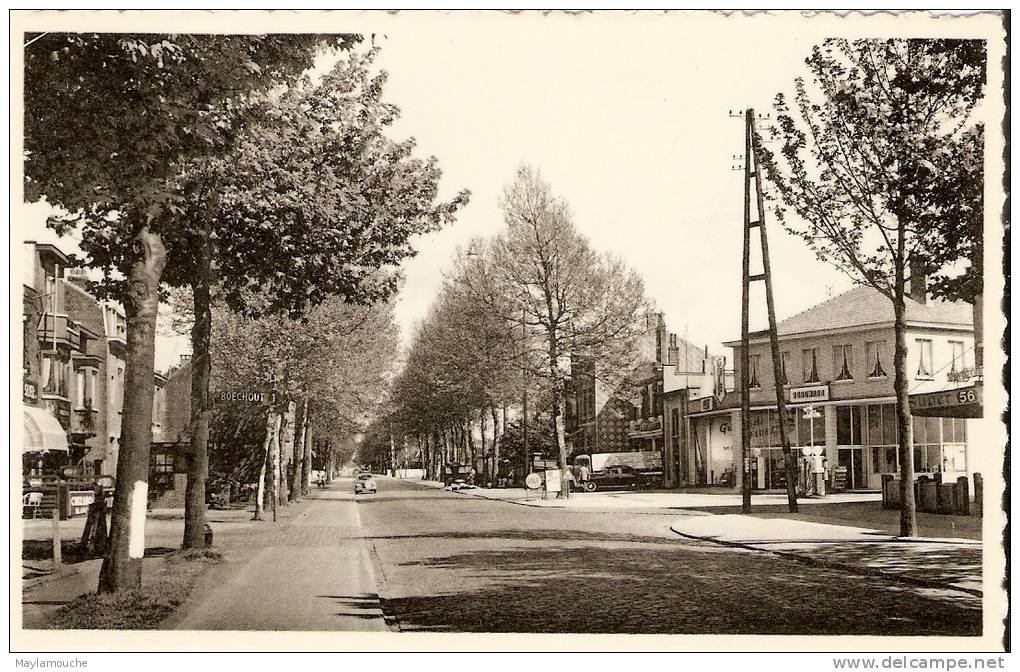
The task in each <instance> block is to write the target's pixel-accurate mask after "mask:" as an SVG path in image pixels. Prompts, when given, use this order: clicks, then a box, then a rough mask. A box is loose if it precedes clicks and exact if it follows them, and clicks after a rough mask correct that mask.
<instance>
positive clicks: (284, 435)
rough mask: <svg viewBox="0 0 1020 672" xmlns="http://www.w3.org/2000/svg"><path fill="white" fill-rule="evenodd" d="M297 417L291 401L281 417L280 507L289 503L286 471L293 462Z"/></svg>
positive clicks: (278, 494) (295, 405)
mask: <svg viewBox="0 0 1020 672" xmlns="http://www.w3.org/2000/svg"><path fill="white" fill-rule="evenodd" d="M296 415H297V404H296V403H294V402H293V401H288V402H287V411H286V414H285V415H284V417H283V424H282V427H283V431H282V432H281V438H280V444H281V445H280V457H279V469H280V474H279V478H278V480H277V483H279V488H280V489H279V491H278V493H277V502H278V503H279V504H280V505H282V506H287V503H288V502H289V501H290V493H289V490H290V482H289V480H288V478H287V469H288V467H289V465H290V464H291V462H293V460H294V432H295V427H294V425H295V416H296Z"/></svg>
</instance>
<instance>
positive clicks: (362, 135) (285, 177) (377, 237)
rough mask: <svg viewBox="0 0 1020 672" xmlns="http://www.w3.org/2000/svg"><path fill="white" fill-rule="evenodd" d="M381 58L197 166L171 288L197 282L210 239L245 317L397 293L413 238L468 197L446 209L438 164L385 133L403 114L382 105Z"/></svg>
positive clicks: (306, 91) (353, 66) (258, 124)
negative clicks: (203, 247) (200, 255)
mask: <svg viewBox="0 0 1020 672" xmlns="http://www.w3.org/2000/svg"><path fill="white" fill-rule="evenodd" d="M376 53H377V51H376V50H374V49H373V50H371V51H369V52H368V53H367V54H365V55H359V54H358V53H350V54H347V55H345V56H344V57H342V58H341V59H340V60H339V61H338V62H337V63H336V65H335V66H334V67H333V69H332V70H331V71H330V72H328V73H327V74H326V75H325V76H324V77H323V78H322V81H321V82H320V83H318V84H312V83H311V82H310V81H308V80H304V81H303V82H302V83H301V84H300V85H295V86H293V87H290V88H289V89H287V90H286V91H284V92H282V93H281V94H280V95H278V96H277V97H275V98H274V99H273V100H272V101H271V104H269V105H266V106H264V107H262V108H259V110H258V113H257V114H253V115H252V119H251V120H250V123H248V124H247V125H246V126H245V128H244V129H243V130H242V131H241V132H240V133H239V134H238V137H237V138H236V140H235V142H234V143H233V148H232V149H231V151H230V152H229V153H227V154H224V155H222V156H215V157H212V158H207V159H205V160H203V161H201V162H197V163H195V164H193V165H192V166H191V167H189V170H188V171H186V173H185V174H184V176H183V177H182V178H181V180H180V182H179V188H180V192H181V193H180V196H181V199H182V202H184V203H186V204H187V206H186V207H187V217H186V220H187V221H188V222H189V223H191V230H190V231H188V232H186V235H183V236H181V237H179V238H176V239H174V240H172V241H170V242H169V243H168V254H169V263H168V272H167V280H168V281H169V282H170V283H171V284H182V283H187V282H189V280H190V279H191V278H192V277H193V260H194V259H196V258H197V255H196V254H195V251H194V250H195V246H196V244H197V243H200V242H203V241H200V240H196V237H197V236H206V237H207V239H208V240H209V243H210V244H211V246H212V248H213V254H212V256H213V260H214V267H215V268H214V273H215V276H216V280H217V282H218V284H219V291H220V298H221V300H223V301H224V302H225V303H226V304H227V305H228V306H229V307H231V308H232V309H233V310H235V311H237V312H240V313H243V314H247V315H251V316H257V315H259V314H265V313H287V314H289V315H290V316H291V317H298V316H300V315H301V314H302V313H303V312H304V311H305V310H306V309H307V308H309V307H311V306H315V305H318V304H320V303H322V302H323V301H324V300H326V298H327V297H330V296H334V295H339V296H342V297H344V298H345V299H346V300H347V301H348V302H350V303H361V304H368V303H372V302H375V301H380V300H385V299H386V298H388V297H389V296H390V295H391V294H392V293H393V292H394V290H395V289H396V287H397V284H398V279H399V277H398V275H397V273H396V271H395V269H396V266H397V265H398V264H399V263H400V262H401V261H403V260H404V259H406V258H408V257H410V256H413V255H414V254H415V251H414V249H413V248H412V247H411V240H412V238H413V237H414V236H415V235H419V234H424V233H428V232H430V231H434V230H436V229H438V228H439V227H440V226H441V225H442V224H443V223H445V222H448V221H450V220H452V218H453V216H454V214H455V212H456V211H457V210H458V209H459V208H460V207H462V206H463V205H464V204H465V203H466V202H467V199H468V192H466V191H462V192H461V193H460V194H458V195H457V196H456V197H455V198H454V199H453V200H451V201H449V202H438V201H437V196H438V191H439V181H440V178H441V171H440V169H439V167H438V163H437V161H436V159H435V158H434V157H433V158H429V159H427V160H421V159H417V158H414V157H413V156H412V152H413V150H414V141H413V140H407V141H403V142H397V141H393V140H391V139H390V138H388V137H387V136H386V135H385V132H386V130H387V127H388V126H389V125H390V124H392V122H393V121H394V120H395V119H396V118H397V115H398V110H397V109H396V107H395V106H393V105H391V104H388V103H386V102H384V101H383V100H382V94H383V85H384V83H385V80H386V74H385V73H379V74H374V75H373V74H372V71H371V65H372V62H373V59H374V56H375V54H376ZM253 250H258V252H259V257H258V261H257V263H253V258H252V252H253ZM381 268H382V269H387V270H386V272H380V271H379V269H381ZM259 298H261V299H262V300H261V301H259V300H256V299H259Z"/></svg>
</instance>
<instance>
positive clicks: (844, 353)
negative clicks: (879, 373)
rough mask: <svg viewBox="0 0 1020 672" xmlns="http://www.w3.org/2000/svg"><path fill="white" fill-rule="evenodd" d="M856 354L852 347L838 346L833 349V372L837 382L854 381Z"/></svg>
mask: <svg viewBox="0 0 1020 672" xmlns="http://www.w3.org/2000/svg"><path fill="white" fill-rule="evenodd" d="M853 368H854V352H853V346H852V345H837V346H835V347H833V348H832V370H833V371H835V372H836V380H853V379H854V374H853Z"/></svg>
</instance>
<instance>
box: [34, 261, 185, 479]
mask: <svg viewBox="0 0 1020 672" xmlns="http://www.w3.org/2000/svg"><path fill="white" fill-rule="evenodd" d="M24 252H25V256H24V258H26V259H29V260H30V263H29V264H27V266H26V267H25V269H24V273H25V274H24V278H23V287H22V296H23V315H22V328H23V356H22V367H23V370H22V374H23V383H24V391H23V396H22V401H23V404H24V411H23V412H24V430H25V431H24V439H23V445H22V446H21V454H22V476H23V480H24V481H25V482H26V483H28V484H29V485H30V486H40V485H42V484H43V483H50V482H53V481H54V480H60V481H65V482H74V483H79V484H88V483H99V484H107V485H109V484H112V482H113V479H114V477H115V475H116V473H117V458H118V454H119V450H120V437H121V416H122V411H123V407H124V384H125V369H126V360H125V355H126V350H127V320H126V317H125V314H124V310H123V308H122V307H121V306H119V305H117V304H115V303H113V302H110V301H103V300H99V299H97V298H95V297H94V296H93V295H92V294H90V293H89V291H88V281H87V277H86V276H85V274H84V272H83V271H82V270H81V269H77V268H74V266H73V263H72V260H71V259H70V258H69V257H68V255H66V254H64V253H63V252H62V251H61V250H60V249H59V248H57V247H56V246H54V245H51V244H47V243H36V242H32V241H29V242H26V243H24ZM179 374H180V371H179V370H178V371H174V370H172V371H171V372H169V374H168V375H164V374H161V373H158V372H157V373H156V374H155V380H154V397H153V423H152V431H153V451H152V465H153V471H154V475H156V479H157V481H159V482H158V483H156V484H155V485H156V486H157V487H152V488H150V492H151V493H152V494H153V497H154V498H158V497H160V496H161V495H162V494H163V493H166V492H171V491H174V486H175V485H177V486H179V485H180V483H179V481H181V479H183V474H182V473H181V471H182V469H180V468H178V465H175V464H174V463H173V461H168V458H167V455H168V454H170V453H172V452H173V451H172V450H169V449H166V448H165V447H166V446H167V445H169V444H173V443H175V442H176V441H177V440H178V438H179V435H180V434H181V433H182V431H181V430H182V428H181V427H180V426H177V425H181V424H182V423H184V422H186V417H185V414H184V413H180V412H178V413H172V412H171V411H172V410H173V409H172V408H170V406H172V405H173V404H171V403H170V400H171V399H178V400H179V399H180V397H181V396H182V395H181V394H180V393H178V394H170V392H172V389H171V388H173V389H177V388H180V387H181V386H182V385H185V384H187V383H189V380H188V378H189V376H188V375H179ZM168 383H172V385H170V386H169V387H168ZM178 392H180V390H178ZM168 423H169V424H173V425H175V427H169V426H165V425H168ZM159 483H163V486H164V487H159Z"/></svg>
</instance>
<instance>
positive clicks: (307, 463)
mask: <svg viewBox="0 0 1020 672" xmlns="http://www.w3.org/2000/svg"><path fill="white" fill-rule="evenodd" d="M301 463H302V467H301V471H302V474H303V476H302V481H301V492H302V494H305V495H307V494H308V493H309V491H310V490H311V487H312V423H311V421H310V420H309V418H308V411H307V409H306V410H305V447H304V459H303V460H302V461H301Z"/></svg>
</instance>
